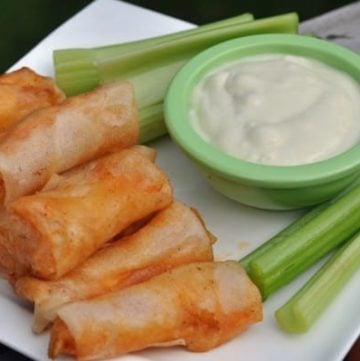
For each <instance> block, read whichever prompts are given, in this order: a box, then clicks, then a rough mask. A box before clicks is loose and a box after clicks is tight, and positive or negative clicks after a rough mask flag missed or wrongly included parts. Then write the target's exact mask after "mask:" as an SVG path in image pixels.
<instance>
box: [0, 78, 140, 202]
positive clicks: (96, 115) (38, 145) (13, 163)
mask: <svg viewBox="0 0 360 361" xmlns="http://www.w3.org/2000/svg"><path fill="white" fill-rule="evenodd" d="M137 137H138V118H137V110H136V107H135V103H134V96H133V90H132V87H131V85H130V84H128V83H126V82H114V83H109V84H106V85H101V86H99V87H97V88H96V89H95V90H93V91H91V92H88V93H85V94H81V95H78V96H76V97H72V98H68V99H66V100H65V101H64V102H63V103H62V104H60V105H55V106H52V107H48V108H44V109H41V110H38V111H36V112H33V113H31V114H30V115H29V116H28V117H26V118H25V119H24V120H23V121H21V122H20V123H19V124H17V125H16V126H15V127H14V128H12V129H11V131H9V132H7V133H6V135H5V137H4V139H3V141H2V143H1V144H0V176H1V178H0V179H1V183H0V202H1V199H2V200H3V203H5V204H8V203H9V202H10V201H12V200H14V199H16V198H18V197H20V196H22V195H26V194H30V193H32V192H34V191H36V190H39V189H40V188H42V186H43V185H44V184H45V183H46V182H47V181H48V180H49V178H50V177H51V176H52V175H53V174H55V173H61V172H63V171H66V170H68V169H70V168H72V167H74V166H76V165H80V164H82V163H85V162H87V161H89V160H92V159H95V158H97V157H99V156H102V155H104V154H107V153H109V152H111V151H114V150H118V149H122V148H126V147H129V146H131V145H133V144H135V143H136V141H137Z"/></svg>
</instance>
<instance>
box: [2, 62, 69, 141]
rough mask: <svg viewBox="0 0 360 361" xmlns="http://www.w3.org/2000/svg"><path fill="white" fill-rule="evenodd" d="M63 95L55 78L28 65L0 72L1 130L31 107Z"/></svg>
mask: <svg viewBox="0 0 360 361" xmlns="http://www.w3.org/2000/svg"><path fill="white" fill-rule="evenodd" d="M64 99H65V95H64V93H63V92H62V91H61V90H60V89H59V88H58V87H57V86H56V84H55V82H54V81H53V80H52V79H50V78H48V77H44V76H41V75H39V74H37V73H35V72H34V71H32V70H31V69H29V68H21V69H19V70H16V71H13V72H10V73H6V74H3V75H1V76H0V134H3V132H5V131H6V130H7V129H9V128H10V127H11V126H13V125H14V124H16V123H18V122H19V121H20V120H22V119H23V118H24V117H25V116H27V115H29V114H30V113H32V112H33V111H34V110H37V109H41V108H44V107H48V106H51V105H56V104H59V103H61V102H62V101H63V100H64Z"/></svg>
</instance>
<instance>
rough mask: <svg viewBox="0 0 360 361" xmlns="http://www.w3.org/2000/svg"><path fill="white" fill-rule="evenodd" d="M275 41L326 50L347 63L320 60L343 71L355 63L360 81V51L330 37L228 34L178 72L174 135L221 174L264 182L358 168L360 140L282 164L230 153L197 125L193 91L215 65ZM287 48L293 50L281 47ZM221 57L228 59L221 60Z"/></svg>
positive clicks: (299, 181)
mask: <svg viewBox="0 0 360 361" xmlns="http://www.w3.org/2000/svg"><path fill="white" fill-rule="evenodd" d="M269 47H270V48H273V49H276V50H275V51H271V52H272V53H288V51H289V49H291V51H290V52H289V53H290V54H295V53H296V54H298V55H300V56H306V57H312V58H317V57H318V56H320V55H321V56H323V57H326V59H329V61H334V60H335V62H338V63H340V64H342V67H340V66H338V64H337V65H336V66H335V65H334V64H329V62H328V60H326V61H323V60H320V61H323V62H325V63H328V64H329V65H330V66H333V67H335V68H338V69H339V70H343V71H344V67H350V68H351V69H352V70H353V71H354V72H355V73H356V75H357V76H358V78H357V79H356V80H357V81H358V82H359V83H360V56H359V55H358V54H356V53H354V52H352V51H351V50H349V49H346V48H344V47H342V46H340V45H337V44H335V43H330V42H328V41H326V40H322V39H317V38H313V37H310V36H305V35H297V34H263V35H250V36H246V37H242V38H237V39H233V40H228V41H226V42H223V43H220V44H218V45H215V46H212V47H210V48H208V49H206V50H204V51H202V52H201V53H199V54H198V55H196V56H195V57H193V58H192V59H191V60H190V61H189V62H187V63H186V64H185V65H184V66H183V67H182V68H181V69H180V70H179V71H178V72H177V74H176V75H175V77H174V78H173V80H172V82H171V84H170V86H169V88H168V91H167V94H166V96H165V101H164V115H165V123H166V126H167V128H168V131H169V134H170V136H171V137H172V139H173V140H174V141H175V142H176V143H178V144H179V145H180V147H181V148H183V150H184V151H185V152H186V153H187V154H188V155H189V156H190V157H192V158H194V159H195V160H196V161H197V162H198V163H199V164H200V165H202V166H205V167H206V168H210V169H211V170H212V171H213V172H215V173H217V174H218V175H222V176H223V177H226V178H227V179H232V180H235V181H241V182H245V183H247V184H256V185H259V186H267V187H269V186H276V187H286V188H292V187H295V186H309V185H315V184H319V183H323V182H330V181H333V180H336V179H338V178H341V177H344V176H346V175H348V174H350V173H352V172H354V170H357V168H359V169H360V142H359V143H357V144H356V145H355V146H353V147H352V148H350V149H348V150H346V151H344V152H342V153H340V154H338V155H336V156H334V157H332V158H328V159H325V160H322V161H318V162H315V163H309V164H302V165H291V166H276V165H266V164H259V163H251V162H248V161H245V160H242V159H238V158H235V157H233V156H230V155H227V154H225V153H224V152H223V151H221V150H219V149H217V148H215V147H214V146H212V145H211V144H209V143H207V142H206V141H204V140H203V139H202V138H201V137H200V135H199V134H198V133H197V132H196V131H195V130H194V129H193V127H192V125H191V124H190V122H189V120H188V101H189V96H190V94H191V91H192V89H193V87H194V85H195V84H196V83H197V82H198V80H199V79H201V78H202V77H203V76H204V75H205V74H207V73H209V67H210V68H211V67H212V68H218V67H221V66H223V65H224V64H226V63H227V62H228V63H230V61H229V60H226V59H228V58H226V57H229V56H230V57H231V56H234V54H236V53H238V52H244V51H245V52H249V51H250V52H253V54H261V53H263V54H264V53H266V52H267V53H269V52H270V51H264V49H267V48H269ZM283 48H286V49H288V50H287V51H280V49H283ZM319 54H320V55H319ZM315 55H316V56H315ZM245 56H246V55H245ZM240 57H241V55H240ZM221 60H225V61H224V62H221ZM217 63H218V65H217V66H215V65H214V64H217ZM206 69H208V70H206ZM345 72H346V73H349V72H348V71H345Z"/></svg>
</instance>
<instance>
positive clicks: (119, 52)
mask: <svg viewBox="0 0 360 361" xmlns="http://www.w3.org/2000/svg"><path fill="white" fill-rule="evenodd" d="M251 19H252V18H251V16H249V14H246V15H242V16H240V17H235V18H231V19H227V20H223V21H221V22H217V23H213V24H208V25H204V26H202V27H199V28H195V29H192V30H188V31H184V32H180V33H175V34H170V35H165V36H162V37H158V38H153V39H146V40H140V41H137V42H133V43H125V44H119V45H112V46H106V47H100V48H93V49H62V50H56V51H55V52H54V65H55V75H56V82H57V84H58V85H59V87H60V88H61V89H63V90H64V91H65V93H66V94H67V95H75V94H78V93H81V92H84V91H87V90H90V89H92V88H94V87H95V86H96V85H98V84H101V83H105V82H110V81H114V80H121V79H123V80H127V81H129V82H131V83H132V84H133V86H134V91H135V97H136V101H137V105H138V108H139V110H140V132H141V134H142V138H144V139H146V140H152V139H155V138H156V137H158V136H160V135H162V134H164V129H165V128H164V127H165V126H164V124H163V111H162V101H163V98H164V95H165V93H166V90H167V87H168V85H169V84H170V82H171V80H172V78H173V76H174V75H175V73H176V72H177V71H178V70H179V69H180V67H181V66H182V65H183V64H184V63H185V62H186V61H188V60H189V59H190V58H191V57H193V56H194V55H196V54H197V53H199V52H200V51H202V50H204V49H206V48H208V47H210V46H212V45H215V44H217V43H220V42H222V41H225V40H230V39H233V38H236V37H240V36H245V35H252V34H260V33H270V32H271V33H274V32H278V33H281V32H282V33H295V32H296V31H297V27H298V17H297V15H296V14H295V13H290V14H285V15H280V16H274V17H271V18H266V19H261V20H255V21H250V20H251ZM149 114H151V116H150V117H148V118H143V117H142V116H143V115H145V116H147V115H149ZM147 129H150V130H151V135H150V133H149V135H146V131H147ZM157 130H158V131H157Z"/></svg>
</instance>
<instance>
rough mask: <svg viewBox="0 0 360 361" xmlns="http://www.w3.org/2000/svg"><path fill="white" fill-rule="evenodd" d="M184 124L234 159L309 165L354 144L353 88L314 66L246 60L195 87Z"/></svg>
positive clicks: (282, 57)
mask: <svg viewBox="0 0 360 361" xmlns="http://www.w3.org/2000/svg"><path fill="white" fill-rule="evenodd" d="M189 116H190V121H191V123H192V125H193V127H194V129H195V130H196V131H197V132H198V133H199V134H200V136H201V137H202V138H203V139H204V140H205V141H207V142H209V143H210V144H212V145H214V146H215V147H217V148H219V149H220V150H222V151H223V152H225V153H227V154H229V155H232V156H234V157H237V158H240V159H243V160H247V161H250V162H254V163H263V164H269V165H299V164H306V163H313V162H317V161H320V160H324V159H327V158H330V157H332V156H334V155H336V154H339V153H341V152H343V151H345V150H347V149H349V148H351V147H352V146H353V145H355V144H356V143H357V142H358V140H359V138H360V85H359V84H358V83H357V82H356V81H355V80H353V79H352V78H351V77H350V76H348V75H347V74H345V73H343V72H340V71H338V70H335V69H333V68H331V67H329V66H327V65H325V64H323V63H321V62H319V61H317V60H314V59H310V58H304V57H299V56H294V55H286V54H266V55H258V56H252V57H247V58H244V59H241V60H239V61H237V62H235V63H230V64H228V65H227V66H226V67H223V68H220V69H217V70H215V71H213V72H212V73H210V74H208V75H207V76H206V77H205V78H204V79H202V80H201V81H200V82H199V84H197V85H196V87H195V89H194V92H193V94H192V99H191V104H190V113H189Z"/></svg>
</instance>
